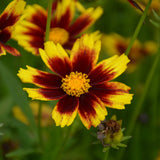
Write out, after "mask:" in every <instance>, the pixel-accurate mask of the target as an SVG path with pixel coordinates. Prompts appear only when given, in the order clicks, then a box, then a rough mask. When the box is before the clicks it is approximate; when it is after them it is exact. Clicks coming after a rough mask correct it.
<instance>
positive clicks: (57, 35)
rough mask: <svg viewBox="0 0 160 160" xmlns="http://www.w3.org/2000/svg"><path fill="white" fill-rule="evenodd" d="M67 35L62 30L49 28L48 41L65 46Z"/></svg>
mask: <svg viewBox="0 0 160 160" xmlns="http://www.w3.org/2000/svg"><path fill="white" fill-rule="evenodd" d="M68 38H69V33H68V32H67V31H66V30H65V29H63V28H51V30H50V33H49V40H50V41H53V42H54V43H56V44H57V43H60V44H61V45H63V44H65V43H66V42H67V41H68Z"/></svg>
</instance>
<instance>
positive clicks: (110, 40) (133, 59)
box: [102, 33, 157, 72]
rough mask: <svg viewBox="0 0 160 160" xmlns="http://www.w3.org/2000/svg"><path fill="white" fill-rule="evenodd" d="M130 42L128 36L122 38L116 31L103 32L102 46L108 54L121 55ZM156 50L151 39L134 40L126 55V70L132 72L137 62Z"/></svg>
mask: <svg viewBox="0 0 160 160" xmlns="http://www.w3.org/2000/svg"><path fill="white" fill-rule="evenodd" d="M129 42H130V38H124V37H122V36H121V35H119V34H117V33H112V34H108V35H107V34H104V35H103V36H102V47H103V49H104V51H105V53H107V54H108V55H109V56H111V55H121V54H123V53H125V51H126V49H127V47H128V45H129ZM156 51H157V45H156V43H155V42H153V41H146V42H144V43H142V42H140V41H139V40H136V41H135V42H134V44H133V46H132V49H131V51H130V53H129V55H128V57H129V59H130V62H129V64H128V68H127V71H128V72H133V71H134V70H135V69H136V67H137V66H138V64H139V63H140V62H141V61H142V60H143V59H144V58H145V57H146V56H149V55H152V54H154V53H155V52H156Z"/></svg>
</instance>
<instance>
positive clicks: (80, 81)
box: [61, 71, 91, 97]
mask: <svg viewBox="0 0 160 160" xmlns="http://www.w3.org/2000/svg"><path fill="white" fill-rule="evenodd" d="M89 82H90V79H88V76H87V74H84V73H81V72H77V71H76V72H71V73H70V75H66V77H65V78H63V79H62V85H61V88H62V89H63V90H64V91H65V92H66V93H67V94H68V95H71V96H76V97H80V95H81V94H84V93H87V92H88V90H89V88H90V87H91V85H90V84H89Z"/></svg>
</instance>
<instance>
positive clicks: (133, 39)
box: [125, 0, 152, 55]
mask: <svg viewBox="0 0 160 160" xmlns="http://www.w3.org/2000/svg"><path fill="white" fill-rule="evenodd" d="M151 3H152V0H149V2H148V4H147V6H146V8H145V10H144V13H143V15H142V17H141V19H140V21H139V23H138V25H137V27H136V29H135V32H134V34H133V37H132V39H131V41H130V43H129V45H128V48H127V50H126V52H125V54H126V55H129V53H130V51H131V49H132V45H133V43H134V41H135V40H136V38H137V36H138V34H139V32H140V30H141V27H142V24H143V23H144V20H145V18H146V16H147V12H148V10H149V7H150V5H151Z"/></svg>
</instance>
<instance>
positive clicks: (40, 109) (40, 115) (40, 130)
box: [38, 103, 43, 146]
mask: <svg viewBox="0 0 160 160" xmlns="http://www.w3.org/2000/svg"><path fill="white" fill-rule="evenodd" d="M41 120H42V104H41V103H40V105H39V109H38V133H39V143H40V145H41V146H42V145H43V142H42V127H41Z"/></svg>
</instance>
